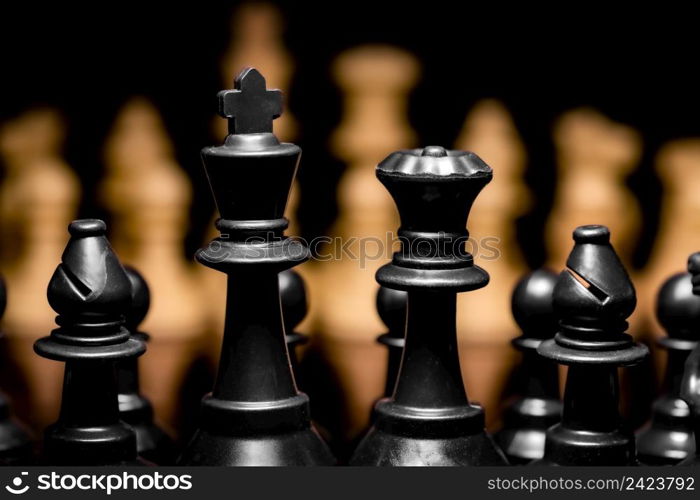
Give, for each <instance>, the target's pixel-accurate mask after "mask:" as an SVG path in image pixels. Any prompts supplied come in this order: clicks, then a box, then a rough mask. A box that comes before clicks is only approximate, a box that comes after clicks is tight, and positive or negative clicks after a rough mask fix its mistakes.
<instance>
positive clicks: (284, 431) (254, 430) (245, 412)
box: [178, 394, 335, 467]
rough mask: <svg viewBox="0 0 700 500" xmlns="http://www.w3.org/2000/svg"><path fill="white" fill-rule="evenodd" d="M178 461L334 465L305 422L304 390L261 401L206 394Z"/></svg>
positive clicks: (311, 426)
mask: <svg viewBox="0 0 700 500" xmlns="http://www.w3.org/2000/svg"><path fill="white" fill-rule="evenodd" d="M178 464H179V465H212V466H214V465H218V466H229V467H232V466H240V465H248V466H310V465H335V459H334V458H333V456H332V455H331V452H330V450H329V449H328V447H327V446H326V444H325V443H324V442H323V440H322V439H321V436H320V435H319V434H318V432H317V431H316V429H315V428H314V427H313V425H310V424H309V404H308V398H307V397H306V395H304V394H297V395H296V396H294V397H292V398H288V399H286V400H280V401H271V402H270V401H265V402H261V403H255V402H235V401H226V400H220V399H216V398H214V397H211V396H207V397H205V398H204V400H203V401H202V423H201V425H200V428H199V430H198V431H197V432H196V433H195V435H194V437H193V438H192V440H191V441H190V443H189V445H188V446H187V448H186V449H185V451H184V452H183V454H182V456H180V459H179V460H178Z"/></svg>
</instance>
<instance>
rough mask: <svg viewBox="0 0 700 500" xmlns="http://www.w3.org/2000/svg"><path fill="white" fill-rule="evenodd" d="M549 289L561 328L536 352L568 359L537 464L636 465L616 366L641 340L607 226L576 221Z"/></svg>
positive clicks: (633, 356) (637, 354)
mask: <svg viewBox="0 0 700 500" xmlns="http://www.w3.org/2000/svg"><path fill="white" fill-rule="evenodd" d="M573 237H574V241H575V245H574V248H573V250H572V251H571V254H569V258H568V260H567V261H566V269H564V270H563V271H562V272H561V273H560V274H559V278H558V279H557V284H556V286H555V288H554V310H555V312H556V314H557V316H558V318H559V331H558V332H557V334H556V335H555V336H554V338H553V339H549V340H545V341H544V342H542V343H541V344H540V346H539V347H538V349H537V351H538V352H539V353H540V354H541V355H542V356H544V357H545V358H548V359H551V360H553V361H556V362H557V363H560V364H565V365H568V367H569V370H568V373H567V377H566V386H565V393H564V408H563V412H562V420H561V422H560V423H558V424H556V425H554V426H553V427H551V428H550V429H549V430H548V431H547V438H546V442H545V455H544V458H543V459H542V460H539V461H537V462H536V463H537V464H541V465H572V466H573V465H598V466H623V465H636V463H637V459H636V456H635V442H634V435H633V433H632V431H631V430H629V429H628V428H627V427H626V426H625V425H624V423H623V422H622V419H621V417H620V413H619V410H618V405H619V380H618V373H617V368H618V366H629V365H632V364H635V363H638V362H640V361H641V360H643V359H644V358H645V357H646V356H647V355H648V353H649V352H648V349H647V348H646V346H644V345H641V344H638V343H635V342H634V340H633V338H632V337H631V336H630V335H628V334H627V333H625V331H626V329H627V321H626V320H627V318H628V317H629V315H630V314H632V312H633V311H634V307H635V305H636V302H637V298H636V295H635V290H634V286H633V285H632V282H631V280H630V279H629V276H628V275H627V271H626V270H625V268H624V266H623V265H622V263H621V262H620V259H619V258H618V256H617V254H616V253H615V250H614V249H613V247H612V245H611V244H610V231H609V230H608V228H607V227H605V226H599V225H591V226H581V227H578V228H577V229H576V230H575V231H574V234H573Z"/></svg>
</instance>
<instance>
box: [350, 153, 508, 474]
mask: <svg viewBox="0 0 700 500" xmlns="http://www.w3.org/2000/svg"><path fill="white" fill-rule="evenodd" d="M377 177H378V178H379V180H380V181H381V182H382V183H383V184H384V186H385V187H386V188H387V190H388V191H389V193H390V194H391V195H392V197H393V198H394V200H395V202H396V205H397V207H398V209H399V214H400V216H401V227H400V229H399V237H400V238H401V243H402V245H401V250H400V251H398V252H397V253H395V254H394V257H393V260H392V263H390V264H387V265H386V266H384V267H382V268H380V269H379V271H378V272H377V281H378V282H379V284H380V285H382V286H384V287H387V288H392V289H397V290H405V291H407V292H408V303H407V316H406V334H405V348H404V351H403V358H402V361H401V368H400V373H399V376H398V380H397V382H396V387H395V388H394V391H393V394H392V396H391V397H388V398H385V399H382V400H380V401H379V402H378V403H377V404H376V406H375V409H374V419H373V425H372V427H371V428H370V430H369V432H368V433H367V435H366V436H365V437H364V439H363V440H362V441H361V442H360V444H359V445H358V447H357V449H356V450H355V453H354V454H353V456H352V458H351V461H350V463H351V464H352V465H374V466H404V465H504V464H506V463H507V462H506V459H505V457H504V455H503V453H502V452H501V451H500V450H499V449H498V447H497V446H496V445H495V443H494V442H493V440H492V438H491V437H490V436H488V435H487V434H486V432H485V430H484V413H483V410H482V409H481V408H480V407H479V406H476V405H472V404H470V402H469V399H468V398H467V394H466V391H465V389H464V384H463V382H462V375H461V371H460V366H459V355H458V351H457V334H456V298H457V297H456V293H457V292H459V291H465V290H474V289H477V288H481V287H483V286H485V285H486V284H487V283H488V274H487V273H486V272H485V271H484V270H483V269H480V268H478V267H476V266H475V265H474V262H473V258H472V256H471V255H470V254H469V253H468V252H467V251H466V249H465V243H466V241H467V238H468V235H469V234H468V232H467V230H466V227H465V226H466V222H467V217H468V214H469V210H470V208H471V205H472V203H473V202H474V199H475V198H476V196H477V195H478V194H479V192H480V191H481V189H482V188H483V187H484V186H485V185H486V184H487V183H488V182H489V181H490V180H491V177H492V172H491V169H490V168H489V167H488V166H487V165H486V164H485V163H484V162H483V161H481V159H479V158H478V157H477V156H476V155H474V154H473V153H467V152H462V151H447V150H445V149H443V148H441V147H439V146H430V147H427V148H424V149H422V150H407V151H399V152H397V153H393V154H392V155H390V156H389V157H388V158H387V159H386V160H384V161H383V162H382V163H380V164H379V166H378V167H377Z"/></svg>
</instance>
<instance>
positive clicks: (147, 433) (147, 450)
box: [117, 266, 175, 465]
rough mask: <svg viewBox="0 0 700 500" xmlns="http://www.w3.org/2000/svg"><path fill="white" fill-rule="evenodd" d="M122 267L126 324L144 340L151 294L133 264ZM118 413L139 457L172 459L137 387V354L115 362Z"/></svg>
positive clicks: (164, 435) (170, 443) (166, 439)
mask: <svg viewBox="0 0 700 500" xmlns="http://www.w3.org/2000/svg"><path fill="white" fill-rule="evenodd" d="M124 270H125V271H126V275H127V277H128V278H129V282H130V284H131V306H130V307H129V310H128V311H127V314H126V328H127V329H128V330H129V333H130V334H131V336H132V338H135V339H138V340H140V341H141V342H143V343H147V342H148V338H149V337H148V334H146V333H144V332H141V331H139V329H138V328H139V325H140V324H141V322H142V321H143V319H144V318H145V317H146V314H147V313H148V308H149V306H150V304H151V295H150V291H149V289H148V285H147V284H146V280H144V279H143V276H141V274H140V273H139V272H138V271H136V269H134V268H133V267H128V266H125V267H124ZM117 390H118V394H119V415H120V416H121V419H122V420H123V421H124V422H126V423H127V424H129V425H130V426H131V428H132V429H134V432H135V433H136V446H137V450H138V454H139V456H140V457H141V458H144V459H145V460H148V461H149V462H152V463H154V464H158V465H169V464H172V463H174V462H175V445H174V443H173V441H172V439H171V438H170V436H168V434H167V433H166V432H165V431H163V430H162V429H161V428H160V427H158V426H157V425H156V424H155V423H154V421H153V406H152V405H151V402H150V401H149V400H148V399H146V397H144V396H143V395H142V394H141V391H140V388H139V369H138V358H134V357H131V358H127V359H124V360H122V361H119V362H118V363H117Z"/></svg>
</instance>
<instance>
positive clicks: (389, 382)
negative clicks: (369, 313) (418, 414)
mask: <svg viewBox="0 0 700 500" xmlns="http://www.w3.org/2000/svg"><path fill="white" fill-rule="evenodd" d="M407 300H408V294H407V293H406V292H405V291H403V290H393V289H391V288H387V287H384V286H380V287H379V290H378V291H377V312H378V313H379V317H380V318H382V321H383V322H384V324H385V325H386V327H387V329H388V331H387V332H385V333H383V334H381V335H380V336H379V337H377V342H379V343H380V344H382V345H384V346H386V348H387V364H386V382H385V385H384V397H385V398H388V397H390V396H391V394H392V393H393V392H394V386H395V385H396V378H397V377H398V375H399V367H400V366H401V355H402V354H403V346H404V334H405V333H406V302H407Z"/></svg>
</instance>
